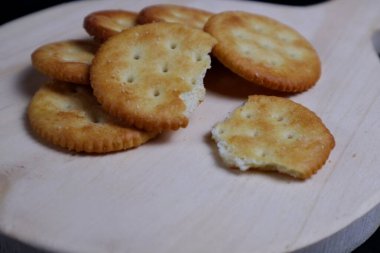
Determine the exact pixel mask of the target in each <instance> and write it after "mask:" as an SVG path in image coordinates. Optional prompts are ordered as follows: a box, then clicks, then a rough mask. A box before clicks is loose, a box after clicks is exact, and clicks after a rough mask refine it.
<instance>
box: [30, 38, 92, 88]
mask: <svg viewBox="0 0 380 253" xmlns="http://www.w3.org/2000/svg"><path fill="white" fill-rule="evenodd" d="M98 47H99V45H98V44H97V43H95V42H94V41H91V40H67V41H60V42H54V43H50V44H46V45H43V46H41V47H39V48H38V49H36V50H35V51H34V52H33V53H32V65H33V66H34V67H35V68H36V69H37V70H38V71H40V72H42V73H43V74H45V75H47V76H49V77H51V78H53V79H56V80H60V81H65V82H70V83H76V84H89V83H90V78H89V77H90V74H89V73H90V65H91V62H92V59H93V58H94V54H95V52H96V50H97V49H98Z"/></svg>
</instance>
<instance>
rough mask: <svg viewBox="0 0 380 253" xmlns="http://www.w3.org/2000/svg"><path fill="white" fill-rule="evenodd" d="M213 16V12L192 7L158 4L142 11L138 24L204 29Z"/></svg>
mask: <svg viewBox="0 0 380 253" xmlns="http://www.w3.org/2000/svg"><path fill="white" fill-rule="evenodd" d="M212 15H213V14H212V13H211V12H208V11H204V10H200V9H196V8H192V7H186V6H180V5H173V4H158V5H151V6H148V7H146V8H144V9H142V10H141V11H140V13H139V14H138V17H137V23H139V24H146V23H153V22H163V21H164V22H172V23H179V24H183V25H189V26H192V27H194V28H198V29H203V26H204V25H205V23H206V22H207V20H208V19H209V18H210V17H211V16H212Z"/></svg>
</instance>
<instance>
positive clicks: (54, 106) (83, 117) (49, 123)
mask: <svg viewBox="0 0 380 253" xmlns="http://www.w3.org/2000/svg"><path fill="white" fill-rule="evenodd" d="M28 118H29V122H30V125H31V127H32V129H33V131H34V132H35V133H36V134H37V135H38V136H40V137H41V138H42V139H44V140H46V141H47V142H49V143H52V144H54V145H57V146H60V147H62V148H66V149H68V150H72V151H76V152H86V153H107V152H113V151H120V150H125V149H130V148H133V147H137V146H139V145H141V144H143V143H144V142H146V141H148V140H149V139H151V138H153V137H154V136H156V135H157V134H156V133H149V132H145V131H141V130H137V129H135V128H131V127H125V126H122V125H121V124H120V123H118V122H116V121H115V120H114V119H112V117H110V116H109V115H108V114H106V113H105V112H104V111H103V109H102V108H101V106H100V105H99V103H98V102H97V101H96V99H95V97H94V96H93V95H92V90H91V88H90V87H88V86H81V85H74V84H69V83H65V82H59V81H52V82H50V83H47V84H45V85H43V86H42V87H41V88H40V89H39V90H38V91H37V93H36V94H35V95H34V97H33V99H32V101H31V103H30V105H29V108H28Z"/></svg>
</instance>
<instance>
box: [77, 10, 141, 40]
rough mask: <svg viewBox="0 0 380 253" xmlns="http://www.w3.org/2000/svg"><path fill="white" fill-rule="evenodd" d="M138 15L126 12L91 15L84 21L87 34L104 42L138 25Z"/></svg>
mask: <svg viewBox="0 0 380 253" xmlns="http://www.w3.org/2000/svg"><path fill="white" fill-rule="evenodd" d="M136 18H137V13H135V12H131V11H124V10H102V11H97V12H93V13H90V14H89V15H87V16H86V17H85V19H84V21H83V27H84V29H85V30H86V31H87V33H88V34H89V35H91V36H94V38H95V39H96V40H99V41H101V42H104V41H105V40H107V39H108V38H110V37H112V36H114V35H116V34H118V33H120V32H121V31H123V30H125V29H128V28H131V27H133V26H135V25H136Z"/></svg>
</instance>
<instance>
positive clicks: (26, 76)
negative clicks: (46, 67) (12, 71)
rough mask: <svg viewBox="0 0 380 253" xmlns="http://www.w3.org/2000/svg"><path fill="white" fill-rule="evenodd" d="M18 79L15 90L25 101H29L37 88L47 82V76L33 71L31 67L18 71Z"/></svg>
mask: <svg viewBox="0 0 380 253" xmlns="http://www.w3.org/2000/svg"><path fill="white" fill-rule="evenodd" d="M18 77H19V78H18V80H17V83H16V88H17V90H18V91H19V93H20V94H23V95H24V96H25V97H26V98H27V99H31V98H32V97H33V95H34V94H35V93H36V92H37V90H38V89H39V87H40V86H41V85H43V84H44V83H46V82H47V81H48V80H49V78H48V77H47V76H45V75H43V74H41V73H39V72H38V71H37V70H35V69H34V68H33V66H32V65H29V66H27V67H26V68H25V69H23V70H22V71H20V73H19V75H18Z"/></svg>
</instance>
